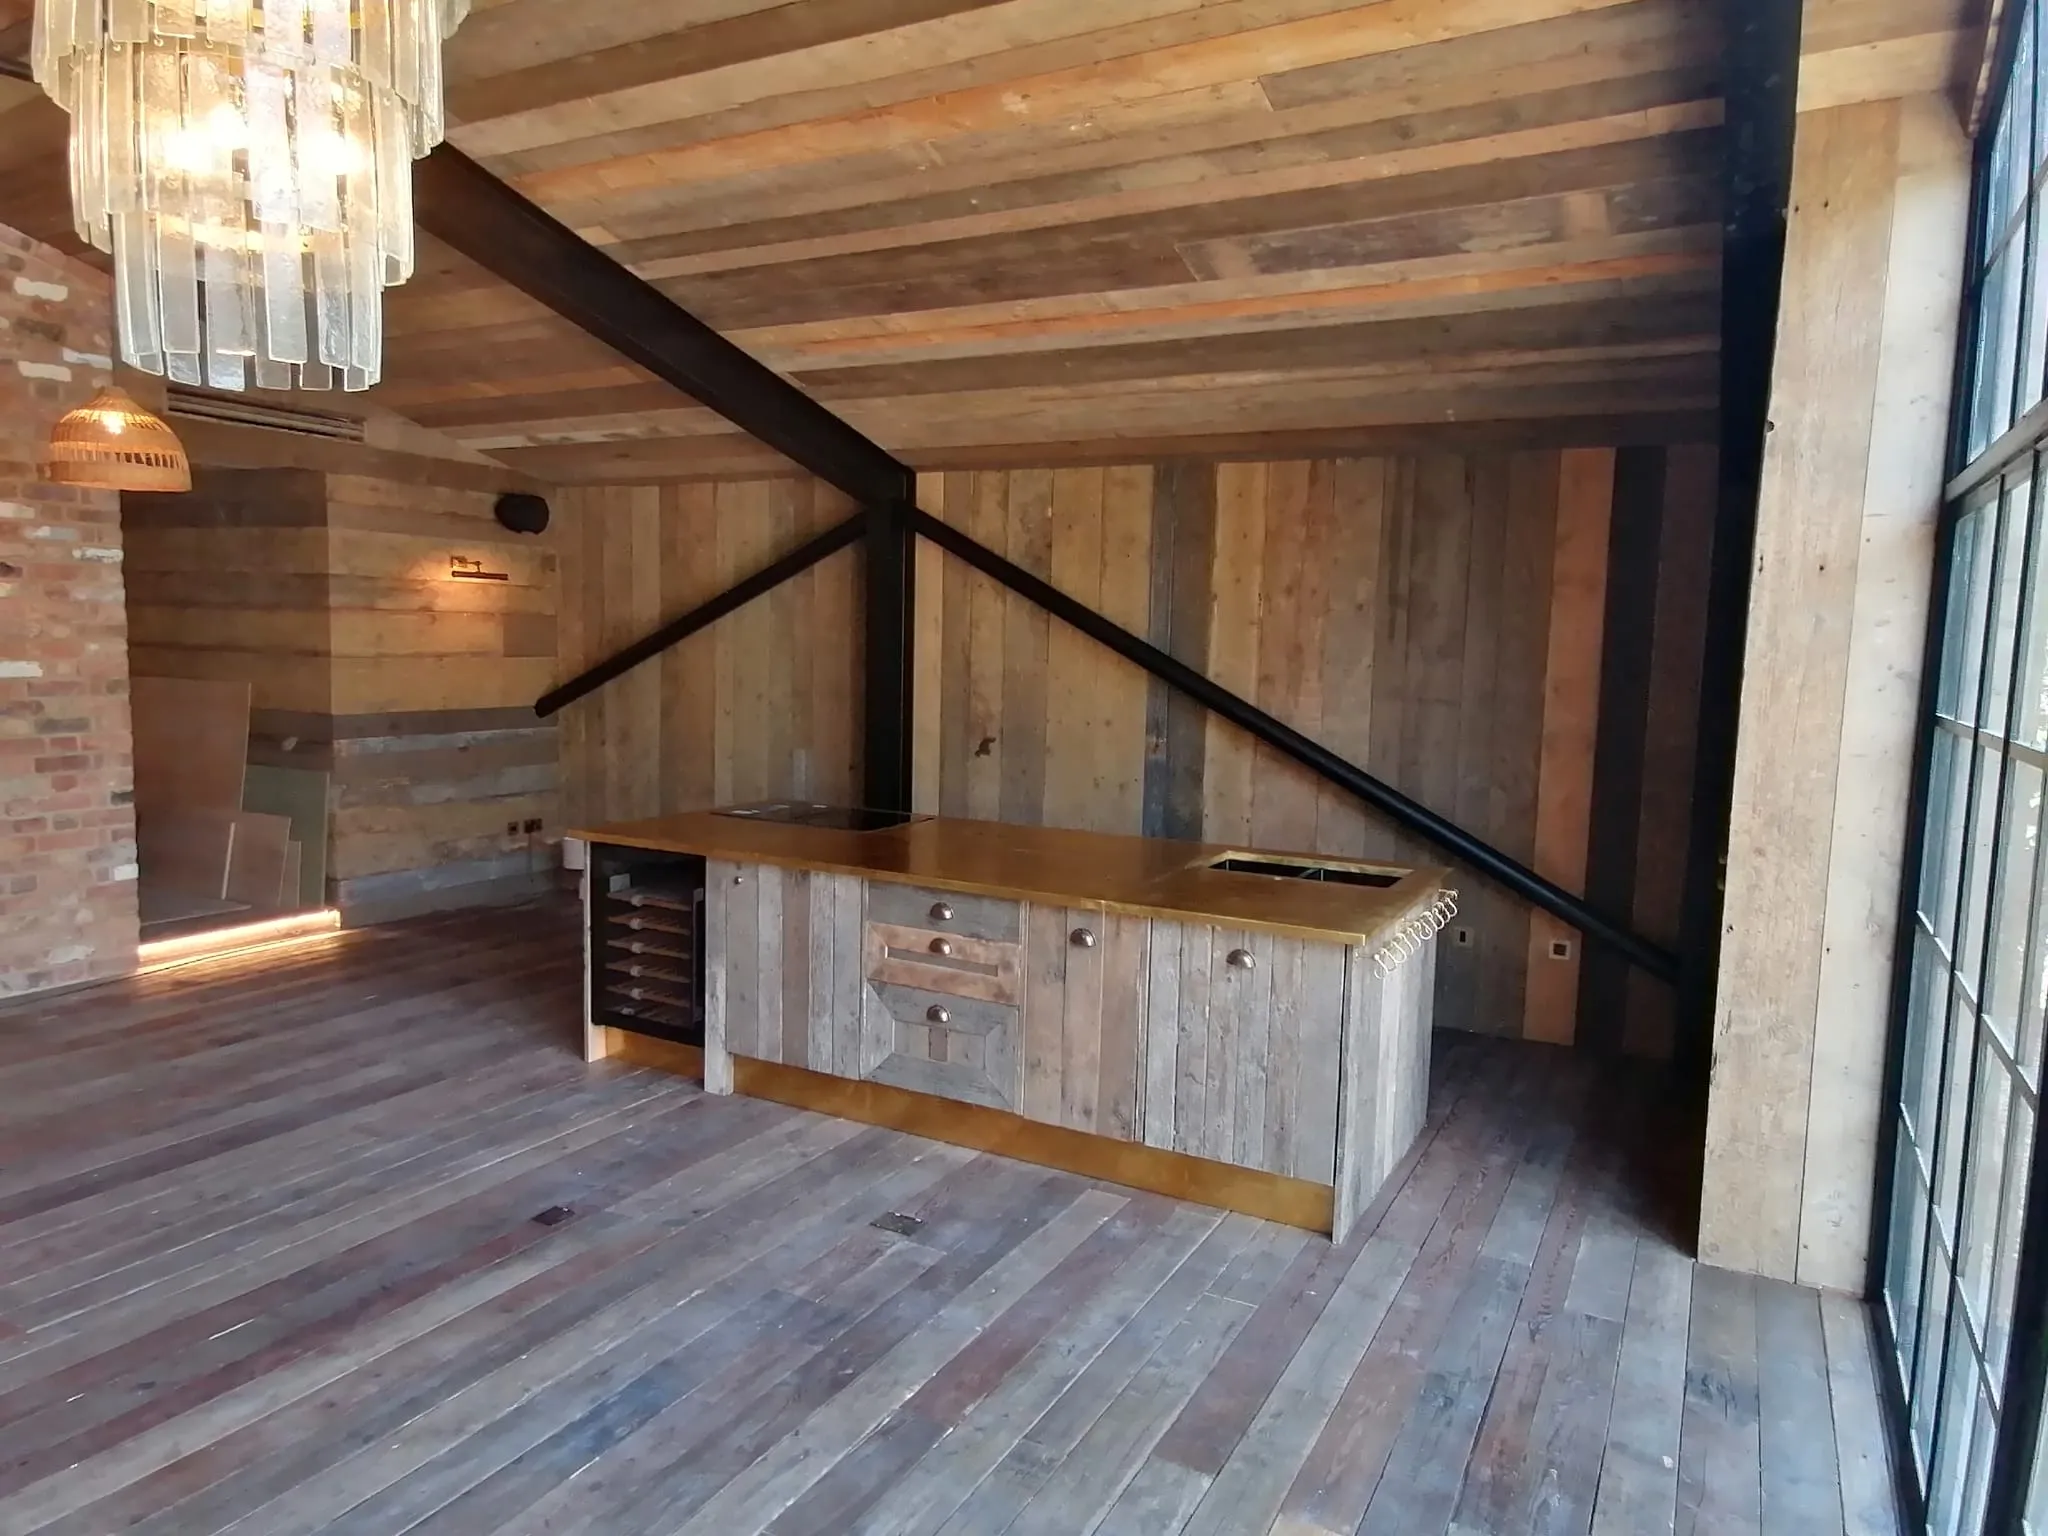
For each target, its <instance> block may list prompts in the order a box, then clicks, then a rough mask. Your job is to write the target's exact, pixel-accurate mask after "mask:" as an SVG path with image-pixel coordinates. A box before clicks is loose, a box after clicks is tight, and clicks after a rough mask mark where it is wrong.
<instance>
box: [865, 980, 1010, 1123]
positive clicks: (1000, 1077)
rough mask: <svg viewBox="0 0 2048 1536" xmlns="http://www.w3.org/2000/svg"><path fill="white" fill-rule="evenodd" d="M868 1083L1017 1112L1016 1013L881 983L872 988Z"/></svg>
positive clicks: (868, 1021) (867, 1029)
mask: <svg viewBox="0 0 2048 1536" xmlns="http://www.w3.org/2000/svg"><path fill="white" fill-rule="evenodd" d="M866 1007H867V1018H866V1020H865V1025H864V1031H863V1032H864V1034H865V1035H866V1037H867V1046H866V1050H865V1052H864V1055H865V1056H866V1058H867V1059H866V1061H864V1062H863V1066H864V1068H865V1070H864V1071H863V1073H862V1076H864V1077H865V1078H867V1079H868V1080H869V1081H871V1082H877V1083H888V1084H890V1085H891V1086H893V1087H897V1088H909V1089H911V1090H913V1091H915V1092H918V1093H931V1094H937V1095H938V1096H939V1097H941V1098H947V1099H957V1100H959V1101H961V1102H963V1103H967V1104H981V1105H985V1106H987V1107H988V1108H991V1109H1008V1110H1014V1109H1015V1108H1016V1107H1017V1099H1018V1086H1019V1078H1020V1066H1019V1062H1020V1058H1019V1055H1018V1034H1019V1030H1018V1011H1017V1009H1015V1008H1013V1007H1009V1006H1007V1005H1005V1004H1001V1003H990V1002H984V1001H982V1000H980V999H978V998H971V997H958V996H955V995H953V994H951V993H945V992H932V991H927V990H925V989H924V988H921V987H906V986H901V985H898V984H897V983H894V982H886V981H885V982H877V983H874V984H872V985H870V987H869V988H868V999H867V1005H866Z"/></svg>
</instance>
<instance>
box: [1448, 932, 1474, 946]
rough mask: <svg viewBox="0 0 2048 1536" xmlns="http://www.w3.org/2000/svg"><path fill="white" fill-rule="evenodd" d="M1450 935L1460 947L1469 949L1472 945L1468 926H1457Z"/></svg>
mask: <svg viewBox="0 0 2048 1536" xmlns="http://www.w3.org/2000/svg"><path fill="white" fill-rule="evenodd" d="M1451 937H1452V939H1453V941H1454V942H1456V944H1457V946H1458V948H1460V949H1470V948H1471V947H1472V930H1471V929H1470V928H1459V929H1457V930H1455V931H1454V932H1453V933H1452V935H1451Z"/></svg>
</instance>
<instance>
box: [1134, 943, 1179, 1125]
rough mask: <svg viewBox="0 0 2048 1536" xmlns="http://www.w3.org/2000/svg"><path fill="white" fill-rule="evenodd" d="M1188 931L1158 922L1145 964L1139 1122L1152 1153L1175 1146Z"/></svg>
mask: <svg viewBox="0 0 2048 1536" xmlns="http://www.w3.org/2000/svg"><path fill="white" fill-rule="evenodd" d="M1185 932H1186V928H1185V927H1184V925H1182V924H1180V923H1169V922H1165V921H1163V920H1162V921H1155V922H1154V923H1153V924H1152V949H1151V953H1150V954H1149V955H1148V956H1147V959H1146V964H1147V967H1148V969H1149V972H1150V974H1149V975H1148V976H1147V978H1146V984H1145V1028H1144V1033H1143V1035H1142V1037H1141V1039H1142V1046H1141V1049H1142V1051H1143V1057H1142V1064H1141V1071H1140V1076H1139V1081H1140V1083H1141V1086H1142V1092H1143V1097H1142V1100H1141V1101H1140V1105H1139V1120H1140V1124H1141V1125H1142V1126H1143V1127H1144V1130H1143V1135H1142V1138H1141V1139H1142V1140H1143V1141H1144V1143H1145V1145H1146V1146H1148V1147H1164V1148H1167V1149H1171V1148H1172V1147H1173V1145H1174V1121H1175V1113H1176V1111H1175V1093H1176V1091H1177V1089H1178V1085H1179V1079H1180V978H1181V970H1180V967H1181V945H1182V943H1183V935H1184V934H1185Z"/></svg>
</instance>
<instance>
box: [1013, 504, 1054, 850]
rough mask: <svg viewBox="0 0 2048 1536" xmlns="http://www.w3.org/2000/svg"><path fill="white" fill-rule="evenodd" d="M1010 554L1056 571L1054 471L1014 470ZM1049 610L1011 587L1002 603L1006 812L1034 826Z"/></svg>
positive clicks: (1041, 797) (1046, 574)
mask: <svg viewBox="0 0 2048 1536" xmlns="http://www.w3.org/2000/svg"><path fill="white" fill-rule="evenodd" d="M1009 488H1010V503H1009V507H1008V523H1009V526H1008V529H1007V530H1006V534H1007V538H1008V546H1009V547H1008V555H1009V558H1010V559H1011V560H1013V561H1015V562H1016V563H1017V564H1018V565H1020V566H1022V567H1023V568H1024V569H1025V570H1027V571H1029V572H1031V573H1032V574H1033V575H1034V576H1039V577H1042V578H1044V579H1045V580H1047V581H1050V580H1051V579H1052V471H1051V470H1045V469H1020V470H1014V471H1012V472H1011V474H1010V476H1009ZM1051 634H1052V617H1051V615H1049V614H1048V613H1046V612H1045V611H1044V610H1043V609H1041V608H1039V607H1038V606H1037V605H1036V604H1033V603H1027V602H1025V601H1024V599H1023V598H1021V597H1018V596H1016V595H1014V594H1011V595H1009V596H1008V597H1007V599H1006V603H1005V607H1004V609H1003V740H1004V744H1005V745H1004V752H1003V794H1002V819H1003V820H1004V821H1015V822H1021V823H1023V824H1025V825H1027V826H1037V825H1039V824H1040V823H1041V822H1043V821H1044V820H1045V740H1046V736H1045V733H1046V697H1047V694H1046V689H1047V684H1048V675H1047V674H1048V668H1049V665H1050V657H1051V645H1052V641H1051Z"/></svg>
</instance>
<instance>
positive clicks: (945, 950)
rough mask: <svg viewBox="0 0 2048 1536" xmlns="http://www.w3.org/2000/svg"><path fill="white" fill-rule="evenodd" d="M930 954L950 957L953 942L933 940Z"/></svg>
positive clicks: (949, 940)
mask: <svg viewBox="0 0 2048 1536" xmlns="http://www.w3.org/2000/svg"><path fill="white" fill-rule="evenodd" d="M932 953H933V954H935V955H950V954H951V953H953V941H952V940H951V939H933V940H932Z"/></svg>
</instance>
